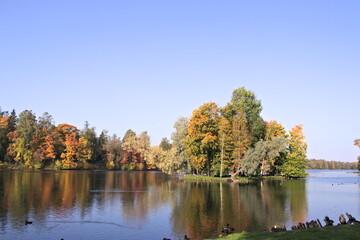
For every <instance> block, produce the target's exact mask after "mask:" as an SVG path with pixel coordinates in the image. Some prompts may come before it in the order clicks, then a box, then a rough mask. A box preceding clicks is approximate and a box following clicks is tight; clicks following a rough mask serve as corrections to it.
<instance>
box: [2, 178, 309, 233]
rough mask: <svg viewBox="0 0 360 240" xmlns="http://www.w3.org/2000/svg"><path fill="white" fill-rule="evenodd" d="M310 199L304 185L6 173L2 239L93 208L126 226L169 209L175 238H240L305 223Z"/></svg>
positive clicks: (82, 214)
mask: <svg viewBox="0 0 360 240" xmlns="http://www.w3.org/2000/svg"><path fill="white" fill-rule="evenodd" d="M306 199H307V198H306V185H305V180H282V181H281V180H276V181H263V182H259V183H252V184H234V183H231V184H228V183H210V182H185V181H182V180H178V179H175V178H171V177H169V176H168V175H165V174H162V173H155V172H150V173H149V172H122V171H61V172H50V171H49V172H47V171H37V172H31V171H24V172H21V171H0V223H1V230H2V231H3V232H4V231H5V229H6V228H7V225H9V226H10V228H11V229H17V230H18V231H22V229H23V228H24V227H25V226H24V221H25V219H31V220H33V221H36V222H46V221H47V219H49V218H50V216H51V217H52V218H55V219H60V220H61V219H71V217H73V214H74V212H75V211H76V212H78V213H79V216H80V218H81V219H88V216H89V215H91V213H92V211H93V210H94V208H95V209H99V210H98V211H99V212H105V211H106V209H108V208H109V206H110V209H111V211H114V210H115V211H117V212H118V216H119V219H122V220H123V221H125V223H129V224H130V223H136V224H139V223H142V222H145V221H147V220H148V218H149V217H151V214H152V212H154V211H155V210H156V209H159V208H161V207H164V206H165V207H168V208H169V209H170V215H171V218H170V219H171V220H170V221H171V226H172V232H173V233H174V234H175V235H176V238H181V237H183V235H184V234H188V235H189V236H190V237H191V238H192V239H203V238H205V237H216V236H218V234H219V233H220V231H221V227H222V226H224V225H226V224H228V223H229V224H230V225H231V226H232V227H234V228H235V231H236V232H241V231H262V230H264V229H269V228H270V227H272V226H273V225H275V224H288V225H289V223H297V222H299V221H305V220H306V214H307V200H306ZM77 220H78V219H77ZM112 220H113V221H116V220H114V219H112ZM7 229H9V228H7Z"/></svg>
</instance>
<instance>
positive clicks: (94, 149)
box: [80, 121, 102, 163]
mask: <svg viewBox="0 0 360 240" xmlns="http://www.w3.org/2000/svg"><path fill="white" fill-rule="evenodd" d="M80 136H81V137H83V138H85V139H86V141H87V145H88V146H87V147H88V148H89V150H90V152H91V156H90V161H91V162H92V163H95V162H96V161H97V160H98V158H97V157H98V156H99V152H100V151H101V149H102V146H101V145H100V144H99V141H98V138H97V136H96V132H95V127H90V125H89V123H88V121H86V122H85V125H84V128H83V129H82V130H81V131H80Z"/></svg>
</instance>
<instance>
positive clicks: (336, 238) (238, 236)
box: [212, 224, 360, 240]
mask: <svg viewBox="0 0 360 240" xmlns="http://www.w3.org/2000/svg"><path fill="white" fill-rule="evenodd" d="M216 239H221V240H320V239H324V240H325V239H326V240H342V239H344V240H359V239H360V224H355V225H341V226H334V227H324V228H309V229H301V230H295V231H287V232H277V233H271V232H257V233H247V232H243V233H234V234H230V235H228V236H223V237H221V238H216ZM212 240H214V239H212Z"/></svg>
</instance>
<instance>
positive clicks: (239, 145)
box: [231, 108, 251, 177]
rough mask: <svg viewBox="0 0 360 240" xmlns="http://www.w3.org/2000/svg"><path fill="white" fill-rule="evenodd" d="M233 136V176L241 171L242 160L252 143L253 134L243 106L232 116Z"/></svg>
mask: <svg viewBox="0 0 360 240" xmlns="http://www.w3.org/2000/svg"><path fill="white" fill-rule="evenodd" d="M231 137H232V142H233V146H234V149H233V159H234V160H233V166H232V167H233V169H234V173H233V174H232V177H235V176H237V175H238V174H239V173H240V171H241V162H242V160H243V157H244V155H245V153H246V152H247V150H248V149H249V147H250V145H251V134H250V133H249V130H248V127H247V125H246V118H245V115H244V112H243V111H242V109H241V108H239V109H237V111H236V114H235V115H234V116H233V117H232V131H231Z"/></svg>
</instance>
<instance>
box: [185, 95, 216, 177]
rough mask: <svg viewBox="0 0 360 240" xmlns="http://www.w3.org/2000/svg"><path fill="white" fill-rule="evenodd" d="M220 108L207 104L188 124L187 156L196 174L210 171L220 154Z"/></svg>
mask: <svg viewBox="0 0 360 240" xmlns="http://www.w3.org/2000/svg"><path fill="white" fill-rule="evenodd" d="M218 122H219V108H218V106H217V105H216V103H212V102H210V103H205V104H203V105H202V106H200V107H199V108H198V109H196V110H194V111H193V113H192V116H191V118H190V119H189V122H188V135H187V138H186V141H185V142H186V148H187V154H188V156H189V158H190V162H191V165H192V166H193V167H194V169H195V170H196V172H197V173H198V174H199V173H201V172H204V171H205V172H206V173H207V174H210V170H211V167H212V164H213V161H214V160H215V158H216V155H217V154H218V153H219V148H218V145H219V143H218V140H219V139H218V135H219V125H218Z"/></svg>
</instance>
